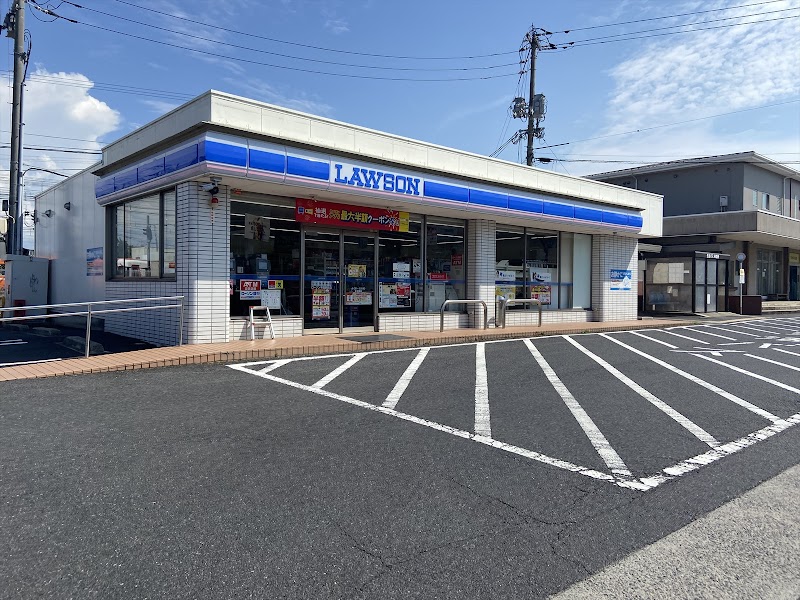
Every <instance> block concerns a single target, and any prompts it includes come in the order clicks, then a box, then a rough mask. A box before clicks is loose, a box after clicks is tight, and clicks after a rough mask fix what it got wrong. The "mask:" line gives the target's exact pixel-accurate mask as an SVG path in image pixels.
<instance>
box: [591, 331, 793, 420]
mask: <svg viewBox="0 0 800 600" xmlns="http://www.w3.org/2000/svg"><path fill="white" fill-rule="evenodd" d="M600 336H601V337H604V338H606V339H607V340H611V341H612V342H614V343H615V344H618V345H620V346H622V347H623V348H627V349H628V350H630V351H631V352H633V353H635V354H638V355H639V356H641V357H643V358H646V359H647V360H650V361H653V362H654V363H656V364H657V365H661V366H662V367H664V368H665V369H667V370H669V371H671V372H672V373H675V374H676V375H680V376H681V377H684V378H685V379H688V380H689V381H692V382H694V383H696V384H697V385H699V386H701V387H704V388H706V389H707V390H710V391H712V392H714V393H715V394H719V395H720V396H722V397H723V398H725V399H726V400H730V401H731V402H733V403H734V404H738V405H739V406H741V407H742V408H746V409H747V410H749V411H750V412H753V413H755V414H757V415H759V416H761V417H764V418H765V419H767V420H768V421H772V422H773V423H777V422H781V421H783V419H781V418H780V417H778V416H777V415H773V414H772V413H771V412H769V411H766V410H764V409H763V408H759V407H758V406H756V405H755V404H751V403H750V402H748V401H747V400H744V399H743V398H739V397H738V396H735V395H733V394H731V393H730V392H726V391H725V390H723V389H722V388H719V387H717V386H715V385H714V384H713V383H708V382H707V381H703V380H702V379H700V378H699V377H695V376H694V375H692V374H691V373H687V372H686V371H682V370H681V369H678V368H677V367H674V366H672V365H671V364H669V363H667V362H664V361H663V360H660V359H658V358H656V357H655V356H650V355H649V354H646V353H645V352H642V351H641V350H638V349H636V348H634V347H633V346H628V344H625V343H623V342H620V341H619V340H617V339H614V338H613V337H611V336H610V335H608V334H605V333H601V334H600ZM696 356H701V355H699V354H698V355H696ZM723 364H724V363H723Z"/></svg>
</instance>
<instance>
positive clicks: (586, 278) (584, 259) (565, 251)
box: [558, 233, 592, 308]
mask: <svg viewBox="0 0 800 600" xmlns="http://www.w3.org/2000/svg"><path fill="white" fill-rule="evenodd" d="M560 247H561V260H560V265H561V279H560V281H559V285H558V298H559V306H560V307H561V308H590V307H591V304H592V236H590V235H585V234H582V233H562V234H561V236H560Z"/></svg>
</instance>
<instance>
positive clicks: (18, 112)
mask: <svg viewBox="0 0 800 600" xmlns="http://www.w3.org/2000/svg"><path fill="white" fill-rule="evenodd" d="M4 27H5V29H6V35H7V36H8V37H11V36H12V34H13V36H14V92H13V98H12V105H11V164H10V168H9V187H8V215H9V217H10V220H11V226H10V227H9V228H8V233H7V234H6V252H7V253H8V254H15V253H16V254H19V253H20V252H22V223H21V219H20V216H21V214H22V211H21V210H20V206H21V202H20V183H21V179H22V178H21V173H20V163H21V160H22V84H23V80H24V79H25V66H26V65H27V62H28V57H27V55H26V53H25V0H16V1H15V4H14V7H13V8H12V9H11V11H9V13H8V14H7V15H6V20H5V23H4Z"/></svg>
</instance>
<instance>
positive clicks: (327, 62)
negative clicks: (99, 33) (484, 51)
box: [66, 2, 516, 72]
mask: <svg viewBox="0 0 800 600" xmlns="http://www.w3.org/2000/svg"><path fill="white" fill-rule="evenodd" d="M66 4H70V5H72V6H74V7H76V8H80V9H83V10H88V11H91V12H94V13H97V14H101V15H105V16H107V17H112V18H114V19H119V20H122V21H126V22H128V23H134V24H136V25H143V26H144V27H149V28H150V29H157V30H159V31H165V32H167V33H171V34H173V35H177V36H180V37H184V38H191V39H196V40H202V41H203V42H211V43H212V44H217V45H221V46H229V47H230V48H235V49H237V50H246V51H248V52H258V53H260V54H269V55H271V56H277V57H280V58H288V59H291V60H302V61H308V62H313V63H319V64H324V65H333V66H338V67H349V68H357V69H377V70H383V71H425V72H442V71H481V70H490V69H501V68H505V67H514V66H516V63H504V64H499V65H486V66H479V67H443V68H422V67H384V66H379V65H362V64H353V63H343V62H337V61H331V60H322V59H317V58H306V57H302V56H296V55H292V54H282V53H280V52H272V51H270V50H263V49H261V48H252V47H250V46H242V45H239V44H233V43H230V42H223V41H221V40H214V39H209V38H208V37H207V36H200V35H194V34H191V33H187V32H184V31H176V30H174V29H169V28H167V27H160V26H158V25H152V24H150V23H145V22H143V21H137V20H135V19H129V18H128V17H123V16H121V15H115V14H113V13H108V12H105V11H102V10H97V9H95V8H90V7H88V6H81V5H79V4H75V3H74V2H66ZM216 29H219V28H215V30H216Z"/></svg>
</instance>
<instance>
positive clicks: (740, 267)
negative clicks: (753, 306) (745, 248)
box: [736, 261, 744, 315]
mask: <svg viewBox="0 0 800 600" xmlns="http://www.w3.org/2000/svg"><path fill="white" fill-rule="evenodd" d="M742 264H743V263H742V262H741V261H740V262H739V272H738V273H737V274H736V275H737V276H738V277H739V314H740V315H743V314H744V312H742V311H743V309H742V288H743V287H744V284H743V283H742V275H741V272H742Z"/></svg>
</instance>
